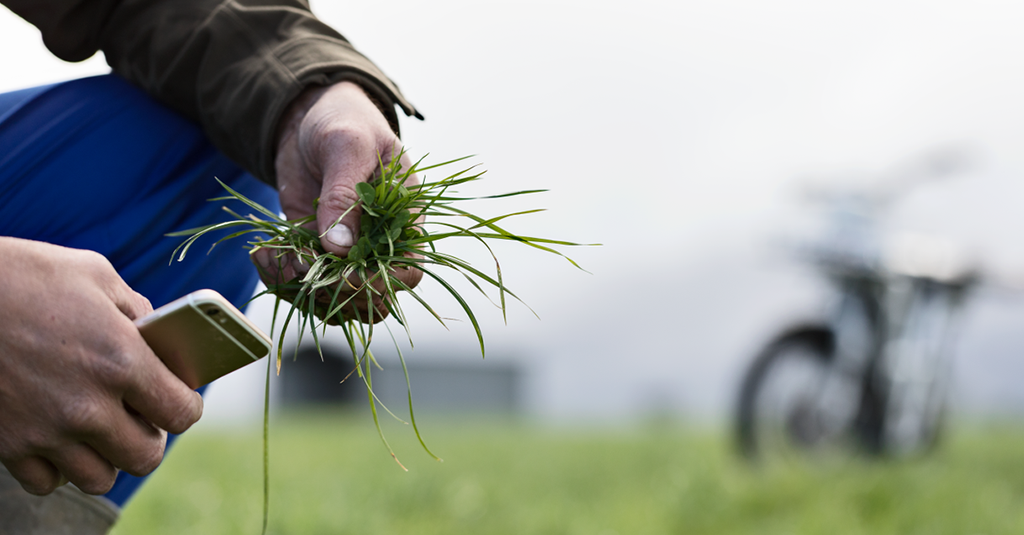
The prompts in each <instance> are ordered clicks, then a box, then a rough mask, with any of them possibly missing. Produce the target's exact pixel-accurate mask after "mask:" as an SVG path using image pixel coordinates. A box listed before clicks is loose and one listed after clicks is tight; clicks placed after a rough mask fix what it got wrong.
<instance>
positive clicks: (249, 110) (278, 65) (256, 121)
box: [200, 36, 423, 185]
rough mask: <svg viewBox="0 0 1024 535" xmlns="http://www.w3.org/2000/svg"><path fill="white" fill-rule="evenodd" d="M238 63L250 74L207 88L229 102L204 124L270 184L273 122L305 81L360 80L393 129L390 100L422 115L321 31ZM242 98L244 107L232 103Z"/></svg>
mask: <svg viewBox="0 0 1024 535" xmlns="http://www.w3.org/2000/svg"><path fill="white" fill-rule="evenodd" d="M244 68H245V70H246V71H248V72H250V73H251V76H244V75H243V76H241V77H240V78H241V79H242V80H244V82H243V83H237V79H236V80H234V81H232V85H233V86H234V87H233V88H232V87H214V88H213V89H214V92H215V93H218V94H217V95H216V96H213V95H211V97H213V98H215V99H217V98H219V99H224V98H225V97H226V98H229V99H230V101H231V102H234V103H235V105H228V106H225V107H222V108H221V107H217V108H220V109H222V110H224V112H225V113H224V114H223V115H222V116H213V117H210V119H211V123H210V124H204V127H205V128H206V130H207V132H208V133H209V134H210V137H211V141H213V143H214V144H215V145H217V146H218V147H219V148H220V149H221V150H223V151H224V152H225V153H226V154H227V155H228V156H229V157H231V158H232V159H234V160H235V161H237V162H238V163H239V164H241V165H242V166H243V167H245V168H246V169H248V170H249V171H250V172H252V173H253V174H255V175H256V176H257V177H258V178H260V179H261V180H263V181H265V182H267V183H269V184H271V185H275V184H276V180H277V174H276V170H275V165H274V161H275V157H276V148H277V139H276V134H277V126H278V123H279V122H280V119H281V116H282V115H283V114H284V112H285V110H286V109H287V108H288V105H289V104H290V103H291V102H292V100H294V99H295V98H296V97H297V96H298V95H299V94H300V93H302V91H303V90H305V89H306V88H308V87H310V86H327V85H331V84H334V83H338V82H342V81H351V82H354V83H356V84H358V85H360V86H361V87H362V88H363V89H364V90H365V91H366V92H367V95H368V96H370V98H371V100H373V101H374V102H375V103H377V104H378V107H379V108H380V109H381V111H382V113H383V114H384V116H385V117H386V118H387V120H388V124H389V125H391V128H392V129H393V130H394V131H395V133H396V134H397V133H398V132H399V126H398V114H397V113H396V111H395V106H396V105H397V106H398V107H400V108H401V109H402V111H403V112H405V114H406V115H408V116H412V117H416V118H418V119H423V115H421V114H420V113H419V112H418V111H417V110H416V108H414V107H413V106H412V104H410V103H409V102H408V101H407V100H406V99H405V97H404V96H403V95H402V93H401V92H400V91H399V89H398V87H397V86H396V85H395V84H394V83H393V82H392V81H391V80H390V79H388V77H387V76H385V75H384V73H383V72H381V71H380V69H378V68H377V66H376V65H374V64H373V63H372V62H370V60H368V59H367V58H366V57H364V56H363V55H362V54H360V53H359V52H357V51H356V50H355V49H354V48H352V46H351V45H350V44H348V42H346V41H342V40H338V39H332V38H330V37H326V36H316V37H307V38H304V39H301V40H293V41H290V42H287V43H284V44H282V45H281V46H280V47H279V49H278V50H275V51H273V53H272V54H269V55H267V56H265V57H264V61H261V62H258V63H256V64H254V65H247V66H245V67H244ZM225 83H227V81H225ZM200 100H203V99H202V97H201V98H200ZM243 102H244V103H245V105H244V107H240V106H238V103H243ZM214 109H216V108H214ZM260 110H266V111H265V112H262V113H261V112H260ZM254 147H255V148H256V150H254Z"/></svg>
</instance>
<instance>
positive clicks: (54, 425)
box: [0, 238, 203, 495]
mask: <svg viewBox="0 0 1024 535" xmlns="http://www.w3.org/2000/svg"><path fill="white" fill-rule="evenodd" d="M0 255H2V257H3V258H4V265H5V271H4V274H3V277H0V407H2V410H0V462H2V463H3V464H4V466H6V467H7V470H8V471H10V473H11V475H12V476H14V478H15V479H17V480H18V481H19V482H20V483H21V485H22V487H24V489H25V490H26V491H28V492H30V493H32V494H37V495H45V494H49V493H50V492H53V490H54V489H56V488H57V487H58V486H60V485H61V484H63V483H64V482H65V481H70V482H72V483H74V484H75V485H76V486H77V487H78V488H80V489H81V490H82V491H84V492H87V493H89V494H103V493H105V492H107V491H108V490H110V487H111V486H112V485H113V484H114V478H115V477H116V476H117V470H118V469H121V470H124V471H126V472H128V473H130V474H133V475H139V476H141V475H145V474H148V473H149V472H151V471H153V469H155V468H156V467H157V465H159V464H160V461H161V460H162V459H163V451H164V444H165V442H166V438H167V431H169V432H172V433H181V432H183V431H185V430H186V429H188V428H189V427H190V426H191V425H192V424H193V423H195V422H196V421H197V420H198V419H199V417H200V415H201V414H202V406H203V401H202V398H201V397H200V396H199V394H197V393H196V392H194V391H192V390H191V389H190V388H188V387H187V386H185V384H184V383H183V382H181V380H179V379H178V378H177V377H176V376H174V374H173V373H171V372H170V371H169V370H168V369H167V367H166V366H164V364H163V363H162V362H161V361H160V359H159V358H157V356H156V355H154V354H153V352H152V351H151V350H150V349H149V346H147V345H146V342H145V341H144V340H143V339H142V336H141V335H140V334H139V331H138V329H137V328H136V327H135V325H134V324H133V323H132V320H134V319H135V318H138V317H141V316H143V315H145V314H147V313H149V312H150V311H152V310H153V309H152V307H151V306H150V304H149V301H148V300H147V299H146V298H145V297H143V296H142V295H140V294H138V293H136V292H134V291H133V290H132V289H131V288H129V287H128V285H127V284H126V283H125V282H124V280H122V279H121V277H120V276H118V274H117V272H116V271H114V268H113V266H111V265H110V263H109V262H108V261H107V260H106V259H105V258H103V257H102V256H100V255H99V254H96V253H94V252H91V251H83V250H79V249H69V248H65V247H60V246H56V245H51V244H47V243H42V242H35V241H29V240H21V239H17V238H0Z"/></svg>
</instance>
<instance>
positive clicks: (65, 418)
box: [61, 399, 108, 435]
mask: <svg viewBox="0 0 1024 535" xmlns="http://www.w3.org/2000/svg"><path fill="white" fill-rule="evenodd" d="M61 420H62V422H63V427H64V428H65V429H66V430H67V431H69V432H71V433H73V434H76V435H97V434H99V433H102V432H103V431H104V430H105V429H106V428H107V421H108V419H107V414H106V411H105V410H103V407H101V406H100V404H98V403H96V402H95V401H93V400H88V399H78V400H75V401H72V402H70V403H66V404H65V405H64V406H63V407H62V409H61Z"/></svg>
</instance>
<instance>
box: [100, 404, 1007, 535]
mask: <svg viewBox="0 0 1024 535" xmlns="http://www.w3.org/2000/svg"><path fill="white" fill-rule="evenodd" d="M367 420H369V416H368V415H365V414H358V415H349V416H338V415H334V416H332V415H325V414H316V413H304V414H282V415H279V416H276V419H275V421H274V422H273V427H272V438H271V448H272V449H271V451H272V453H271V455H272V458H271V465H272V466H271V493H272V494H271V532H272V533H277V534H289V535H299V534H317V535H321V534H343V533H351V534H406V533H407V534H417V535H428V534H446V535H452V534H474V535H501V534H510V535H511V534H515V535H525V534H593V535H611V534H619V535H627V534H628V535H641V534H715V535H720V534H730V533H750V534H759V535H770V534H803V533H821V534H847V533H849V534H853V533H864V534H872V535H882V534H888V533H892V534H901V535H904V534H917V533H920V534H929V535H931V534H945V533H949V534H961V535H971V534H978V535H981V534H987V535H994V534H1020V533H1024V428H1021V429H1013V428H1007V427H1000V428H984V429H981V428H979V429H975V430H972V431H962V430H961V431H960V432H958V433H956V434H954V435H953V436H951V437H950V438H949V440H947V441H946V442H945V444H943V446H942V447H941V449H940V450H939V451H938V452H937V453H936V454H934V455H932V456H930V457H928V458H925V459H918V460H910V461H900V462H883V463H868V462H850V463H847V464H845V465H842V466H835V465H832V466H806V465H802V466H790V467H786V468H781V467H776V468H773V469H765V470H754V469H751V468H750V467H748V466H746V465H744V464H743V463H741V462H739V461H737V460H736V459H735V458H734V456H733V455H732V450H731V449H730V448H729V444H728V441H727V440H726V437H725V436H724V434H722V433H720V432H714V431H703V430H697V429H689V430H688V429H687V428H683V427H672V426H668V428H667V429H666V428H663V427H658V426H655V425H653V424H651V425H647V426H638V427H637V428H636V429H633V430H628V431H627V430H617V431H608V430H604V431H586V430H555V429H551V428H541V427H536V426H529V425H524V424H514V423H507V422H506V423H502V422H490V423H486V422H484V423H481V422H479V421H476V422H475V423H472V424H468V423H463V424H461V425H459V424H455V423H451V422H449V423H445V422H431V421H426V422H421V423H422V424H423V425H424V427H425V433H426V435H427V436H426V438H427V439H428V442H429V445H430V446H431V447H432V449H434V451H435V452H436V453H438V454H439V455H440V456H442V457H444V459H445V462H444V463H437V462H435V461H433V460H432V459H430V458H429V457H428V456H427V455H426V454H425V453H423V452H422V450H419V449H418V446H417V444H416V443H415V438H414V437H412V435H411V432H407V429H404V428H400V427H398V426H397V424H396V425H388V426H387V429H388V431H389V433H390V434H389V437H390V438H392V443H393V445H394V446H395V449H396V451H397V453H398V454H399V457H400V458H401V460H402V462H403V463H404V464H405V465H406V466H407V467H408V468H409V472H403V471H402V470H401V469H400V468H398V466H397V465H396V464H395V462H394V461H393V460H391V458H390V456H389V455H388V454H387V452H386V450H384V448H383V446H382V445H381V443H380V440H379V439H378V438H377V436H376V433H375V431H374V430H373V427H372V424H369V423H368V422H367ZM261 456H262V450H261V438H260V434H259V429H253V430H252V433H251V434H248V435H237V434H226V433H213V432H209V431H207V432H196V433H192V434H191V436H188V437H186V438H185V439H183V440H182V441H181V442H179V444H178V445H177V446H176V447H175V449H174V451H173V453H172V454H171V455H170V456H169V457H168V459H167V460H166V461H165V462H164V465H163V466H162V467H161V468H160V469H159V470H158V471H157V473H156V474H155V475H154V476H153V478H152V479H151V480H150V481H149V483H147V485H146V486H145V487H144V488H143V489H142V491H140V493H139V495H138V496H137V497H136V498H135V500H134V502H133V503H131V505H130V507H129V508H128V509H127V510H126V511H125V514H124V516H123V518H122V521H121V523H120V524H119V525H118V527H117V529H115V530H114V533H115V535H126V534H163V533H167V534H176V535H177V534H182V533H189V534H194V535H199V534H207V533H208V534H216V535H229V534H234V533H244V534H250V535H251V534H258V533H259V531H260V526H261V506H262V472H261V470H262V468H261V458H262V457H261Z"/></svg>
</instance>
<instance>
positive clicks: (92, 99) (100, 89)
mask: <svg viewBox="0 0 1024 535" xmlns="http://www.w3.org/2000/svg"><path fill="white" fill-rule="evenodd" d="M214 177H217V178H220V179H221V180H222V181H224V182H225V183H227V184H228V185H230V186H231V187H233V188H235V189H237V190H240V191H241V192H242V193H243V194H245V195H247V196H248V197H250V198H252V199H254V200H256V201H258V202H260V203H261V204H263V205H264V206H267V207H268V208H270V209H272V210H278V201H277V195H276V193H275V192H274V190H273V188H271V187H269V186H267V185H265V184H263V183H262V182H260V181H258V180H257V179H255V178H254V177H252V176H251V175H249V174H248V173H246V172H244V171H243V170H242V169H241V168H239V167H238V166H237V165H235V164H234V163H233V162H231V161H230V160H228V159H227V158H226V157H225V156H223V155H222V154H221V153H220V152H219V151H217V149H215V148H214V147H213V146H212V145H211V144H210V143H209V141H207V139H206V137H205V136H204V135H203V133H202V130H200V128H199V127H198V126H197V125H196V124H194V123H192V122H190V121H189V120H187V119H185V118H183V117H181V116H180V115H178V114H177V113H175V112H174V111H171V110H170V109H168V108H166V107H164V106H162V105H160V104H159V103H157V102H155V101H154V100H152V99H151V98H150V97H149V96H147V95H146V94H145V93H143V92H142V91H140V90H139V89H137V88H135V87H134V86H132V85H131V84H129V83H128V82H125V81H124V80H122V79H121V78H118V77H117V76H115V75H106V76H98V77H93V78H84V79H80V80H73V81H69V82H64V83H60V84H55V85H51V86H45V87H37V88H32V89H26V90H22V91H15V92H13V93H6V94H0V235H4V236H13V237H18V238H26V239H32V240H38V241H44V242H49V243H53V244H58V245H63V246H67V247H75V248H79V249H90V250H93V251H96V252H98V253H100V254H102V255H104V256H105V257H106V258H107V259H108V260H110V262H111V264H113V266H114V268H115V269H117V272H118V273H119V274H120V275H121V277H122V278H124V280H125V281H126V282H127V283H128V285H129V286H131V287H132V288H133V289H134V290H135V291H137V292H139V293H141V294H142V295H145V296H146V297H147V298H149V300H150V301H151V302H152V303H153V306H154V307H159V306H161V305H163V304H165V303H168V302H170V301H172V300H174V299H176V298H178V297H181V296H182V295H185V294H187V293H189V292H191V291H194V290H199V289H203V288H211V289H214V290H216V291H218V292H220V293H221V294H222V295H224V296H225V297H226V298H227V299H229V300H230V301H231V302H232V303H234V304H235V305H236V306H241V305H243V304H244V303H245V302H246V301H247V300H248V299H249V298H250V297H251V296H252V294H253V291H254V289H255V286H256V283H257V281H258V277H257V274H256V271H255V269H254V268H253V266H252V264H251V263H250V262H249V258H248V254H247V252H246V251H245V250H244V249H242V247H241V244H240V243H228V244H222V245H221V246H219V247H217V248H216V249H214V250H213V251H212V252H211V253H210V254H209V255H206V254H205V253H206V250H207V249H209V245H210V244H212V243H213V240H215V239H216V238H215V237H211V239H210V240H207V241H205V246H204V244H203V243H197V245H196V246H195V247H193V248H192V250H191V251H190V253H189V256H188V257H187V258H186V259H185V261H183V262H180V263H179V262H173V263H171V262H170V260H171V254H172V252H173V250H174V248H175V247H177V245H178V244H179V243H181V238H169V237H166V236H165V234H166V233H168V232H173V231H175V230H183V229H188V228H194V227H198V226H202V225H206V224H209V223H213V222H217V221H222V220H224V219H225V218H226V214H224V212H223V211H221V210H220V206H221V203H210V202H207V199H209V198H212V197H217V196H221V195H222V194H223V193H224V191H223V190H222V189H221V187H220V185H218V184H217V182H216V181H215V180H214ZM232 208H235V209H237V210H239V211H240V212H241V213H243V214H244V213H246V211H245V210H243V208H244V206H242V205H240V204H238V205H237V206H232ZM173 439H174V437H173V436H172V437H168V446H170V443H171V441H172V440H173ZM143 479H144V478H137V477H134V476H131V475H129V474H126V473H124V472H121V473H120V474H119V475H118V478H117V482H116V483H115V484H114V487H113V489H111V491H110V493H108V494H107V498H109V499H110V500H112V501H113V502H114V503H116V504H117V505H119V506H123V505H124V503H125V502H126V501H127V500H128V498H129V497H131V495H132V494H133V493H134V492H135V490H136V489H137V488H138V487H139V485H140V484H141V483H142V481H143Z"/></svg>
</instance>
